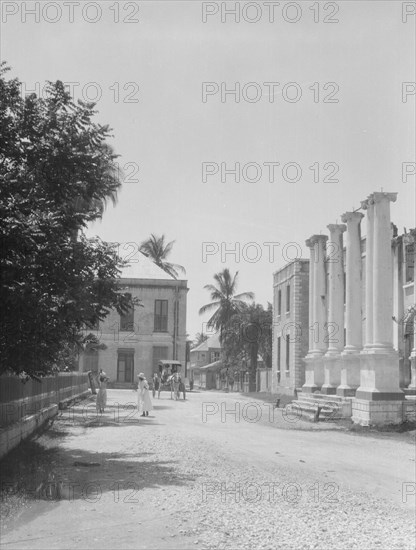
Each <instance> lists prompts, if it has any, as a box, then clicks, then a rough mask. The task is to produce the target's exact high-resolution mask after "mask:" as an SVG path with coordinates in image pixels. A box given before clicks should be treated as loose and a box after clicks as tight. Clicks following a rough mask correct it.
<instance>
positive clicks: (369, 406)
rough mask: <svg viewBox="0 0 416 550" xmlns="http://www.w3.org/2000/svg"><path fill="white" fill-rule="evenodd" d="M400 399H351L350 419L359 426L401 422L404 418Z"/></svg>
mask: <svg viewBox="0 0 416 550" xmlns="http://www.w3.org/2000/svg"><path fill="white" fill-rule="evenodd" d="M403 403H404V402H403V401H402V400H395V401H394V400H387V401H384V400H380V401H369V400H367V399H358V398H355V399H353V400H352V421H353V422H354V424H359V425H360V426H385V425H388V424H401V423H402V422H403V420H404V408H403Z"/></svg>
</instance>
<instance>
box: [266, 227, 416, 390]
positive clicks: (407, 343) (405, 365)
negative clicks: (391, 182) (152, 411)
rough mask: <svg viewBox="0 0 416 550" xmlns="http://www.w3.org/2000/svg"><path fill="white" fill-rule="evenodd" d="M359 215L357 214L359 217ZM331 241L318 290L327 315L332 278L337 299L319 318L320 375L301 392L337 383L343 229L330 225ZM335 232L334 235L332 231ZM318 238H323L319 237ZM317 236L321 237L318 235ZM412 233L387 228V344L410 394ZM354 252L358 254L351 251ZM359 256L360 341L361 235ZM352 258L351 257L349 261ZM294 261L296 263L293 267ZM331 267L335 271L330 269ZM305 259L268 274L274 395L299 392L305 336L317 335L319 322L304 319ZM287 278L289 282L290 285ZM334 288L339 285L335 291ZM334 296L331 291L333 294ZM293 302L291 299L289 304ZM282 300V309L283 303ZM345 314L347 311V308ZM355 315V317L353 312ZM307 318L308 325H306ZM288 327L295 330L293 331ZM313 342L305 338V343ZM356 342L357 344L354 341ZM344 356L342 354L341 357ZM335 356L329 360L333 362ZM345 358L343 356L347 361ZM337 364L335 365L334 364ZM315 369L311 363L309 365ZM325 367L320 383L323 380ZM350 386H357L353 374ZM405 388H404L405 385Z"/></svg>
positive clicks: (342, 341)
mask: <svg viewBox="0 0 416 550" xmlns="http://www.w3.org/2000/svg"><path fill="white" fill-rule="evenodd" d="M360 219H361V218H360ZM331 230H332V233H333V234H332V236H331V238H332V240H330V241H328V243H327V244H326V246H325V262H324V268H325V285H324V290H323V291H322V293H321V294H320V301H321V303H323V304H324V307H325V310H326V312H327V313H328V314H329V311H328V310H329V307H330V285H331V283H332V285H334V278H336V286H335V292H336V296H333V302H334V299H336V300H337V302H335V303H332V304H331V307H332V310H333V311H332V314H331V315H332V317H331V319H329V317H327V320H326V321H325V323H326V326H325V327H324V341H323V342H322V344H324V346H325V350H326V353H325V356H324V357H323V362H322V364H321V374H320V376H321V378H320V379H319V378H318V379H316V378H315V373H314V383H312V384H311V385H309V386H305V387H304V388H303V390H304V391H305V390H306V391H311V392H313V391H318V390H319V391H321V392H323V393H326V394H329V395H330V394H333V393H337V390H338V386H339V384H338V382H339V381H340V371H339V366H340V364H339V357H338V356H339V354H340V353H342V352H343V351H344V347H345V345H346V327H345V317H346V310H347V308H346V294H347V292H346V274H347V273H346V271H347V268H346V264H347V253H346V247H344V246H343V239H342V238H341V236H342V234H343V233H344V232H345V230H346V226H345V228H344V226H343V225H339V226H338V228H334V227H331ZM335 231H336V234H334V232H335ZM319 237H320V238H321V240H324V239H325V236H319ZM322 237H323V239H322ZM414 241H415V231H414V230H411V231H409V232H406V233H404V234H402V235H397V229H396V227H395V226H393V225H392V226H391V257H392V281H393V287H392V288H393V299H392V321H391V327H392V339H393V340H392V342H393V349H394V350H395V351H396V352H397V354H398V360H399V387H400V388H401V389H403V390H405V391H406V392H407V393H412V387H413V386H414V385H415V375H414V374H413V375H412V361H411V354H412V350H413V348H414V329H413V322H414V321H413V320H414V302H415V298H414V263H415V248H414V247H415V244H414ZM334 243H335V244H334ZM337 247H339V250H342V251H343V252H342V255H341V254H337V258H336V259H337V260H339V261H337V262H332V261H331V260H332V259H335V256H334V250H335V249H336V248H337ZM357 256H358V255H357ZM359 258H360V260H358V259H357V260H356V261H357V262H358V265H359V270H358V272H359V273H358V279H357V281H356V286H355V287H354V293H355V297H356V298H358V302H359V304H360V307H359V312H360V313H359V321H358V324H356V328H359V325H361V328H360V330H358V334H359V335H360V336H359V338H358V339H359V342H360V343H361V346H362V342H363V341H364V342H365V340H366V337H367V336H366V330H369V329H367V323H366V287H367V284H366V277H367V276H368V275H367V268H366V262H367V243H366V237H362V238H361V236H360V247H359ZM352 261H354V258H353V259H352ZM296 263H299V264H300V265H298V266H296ZM334 271H337V272H335V273H334ZM309 272H310V266H309V260H295V261H294V262H291V263H290V264H288V265H286V266H285V267H283V268H282V269H280V270H279V271H277V272H276V273H275V274H274V304H273V325H274V336H273V377H272V382H273V384H272V389H273V392H274V393H280V394H289V395H293V394H295V390H297V391H299V390H302V386H303V385H304V384H305V361H304V359H305V357H306V356H307V354H308V350H309V336H311V339H312V340H314V339H317V338H319V330H320V327H319V324H315V325H314V323H317V321H316V320H313V317H312V315H311V318H310V319H309ZM291 281H292V283H291ZM337 286H339V289H337ZM288 292H289V293H290V296H291V298H290V300H291V302H290V304H288V303H287V296H288ZM333 294H334V293H333ZM292 300H293V302H292ZM285 304H286V311H284V309H285V308H284V307H283V306H284V305H285ZM350 314H351V312H350ZM357 318H358V315H357ZM309 321H310V323H311V324H309ZM293 331H295V332H294V333H293ZM312 345H313V342H311V346H312ZM358 345H359V344H358ZM344 357H345V355H344ZM334 359H335V361H334ZM347 360H348V359H347ZM337 363H338V364H337ZM314 366H315V367H316V362H315V365H314ZM325 371H326V381H325ZM355 384H356V385H357V384H359V375H358V372H357V377H356V381H355ZM409 386H410V389H409ZM357 387H358V386H356V387H355V388H351V389H349V388H345V389H343V388H340V389H339V391H338V393H339V394H340V395H342V394H343V393H344V395H348V394H350V395H355V391H356V389H357Z"/></svg>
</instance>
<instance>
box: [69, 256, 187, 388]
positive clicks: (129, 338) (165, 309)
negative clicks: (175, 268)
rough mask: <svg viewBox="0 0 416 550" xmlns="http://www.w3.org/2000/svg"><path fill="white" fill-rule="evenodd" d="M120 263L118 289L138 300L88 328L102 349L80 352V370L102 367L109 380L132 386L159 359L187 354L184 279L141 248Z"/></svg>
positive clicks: (148, 374) (182, 359) (115, 384)
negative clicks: (125, 262) (127, 261)
mask: <svg viewBox="0 0 416 550" xmlns="http://www.w3.org/2000/svg"><path fill="white" fill-rule="evenodd" d="M136 258H137V261H136V262H131V263H130V265H128V266H126V267H125V268H123V270H122V273H121V277H120V280H119V285H120V290H121V291H123V292H129V293H130V294H131V295H132V296H133V297H136V298H138V299H139V300H140V305H138V306H137V305H136V306H134V307H133V308H132V309H131V310H130V311H129V312H128V313H127V314H125V315H119V314H118V313H117V311H115V310H114V311H111V312H110V314H109V315H108V316H107V317H106V319H105V320H104V321H102V322H100V323H99V325H98V326H96V327H94V329H93V330H87V331H86V333H88V332H91V333H92V334H94V335H95V336H97V338H98V339H99V340H100V343H101V344H102V347H103V348H104V349H99V350H98V351H94V350H89V351H86V352H84V353H83V354H82V355H81V357H80V370H84V371H90V370H91V371H93V372H98V370H99V369H101V368H102V369H103V370H104V372H105V373H106V374H107V376H108V377H109V378H110V385H111V386H112V387H118V388H128V387H133V385H134V383H135V382H137V375H138V373H139V372H143V373H144V374H145V376H146V377H147V379H148V380H150V379H151V377H152V375H153V373H154V372H156V371H157V368H158V362H159V360H160V359H175V360H178V361H180V362H181V363H182V365H183V367H182V372H183V373H185V359H186V297H187V292H188V288H187V281H186V280H177V279H174V278H173V277H172V276H171V275H169V274H168V273H166V272H165V271H163V270H162V269H161V268H159V267H158V266H157V265H156V264H155V263H153V262H152V261H151V260H150V259H149V258H147V257H146V256H144V255H143V254H141V253H137V254H136Z"/></svg>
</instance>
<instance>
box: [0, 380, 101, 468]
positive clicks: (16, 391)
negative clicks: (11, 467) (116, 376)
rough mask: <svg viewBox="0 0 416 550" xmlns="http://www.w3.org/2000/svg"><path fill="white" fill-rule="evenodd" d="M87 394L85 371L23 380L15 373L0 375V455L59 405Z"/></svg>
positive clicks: (35, 427) (50, 416)
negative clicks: (13, 374)
mask: <svg viewBox="0 0 416 550" xmlns="http://www.w3.org/2000/svg"><path fill="white" fill-rule="evenodd" d="M89 394H90V389H89V380H88V374H87V373H57V374H55V375H53V376H45V377H44V378H41V380H40V381H36V380H28V381H27V382H23V381H22V380H21V379H20V378H19V377H17V376H0V458H2V457H3V456H4V455H6V454H7V453H8V452H9V451H11V450H12V449H13V448H14V447H16V446H17V445H18V444H19V443H20V442H21V441H22V440H23V439H25V438H26V437H28V436H29V435H31V434H32V433H33V432H34V431H35V430H37V429H39V428H41V427H42V426H43V425H44V424H45V423H46V422H47V421H48V420H49V419H50V418H53V417H54V416H55V415H56V414H57V413H58V410H59V409H62V408H65V407H66V406H68V404H69V403H71V402H73V401H74V400H75V399H82V398H84V397H86V396H88V395H89Z"/></svg>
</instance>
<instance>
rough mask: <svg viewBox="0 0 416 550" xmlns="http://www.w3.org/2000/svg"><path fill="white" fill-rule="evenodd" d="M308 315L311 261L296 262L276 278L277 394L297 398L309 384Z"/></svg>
mask: <svg viewBox="0 0 416 550" xmlns="http://www.w3.org/2000/svg"><path fill="white" fill-rule="evenodd" d="M308 315H309V260H302V259H298V260H293V261H292V262H290V263H289V264H287V265H286V266H285V267H283V268H282V269H279V270H278V271H276V273H274V275H273V366H272V392H273V393H280V394H286V395H294V393H295V390H296V389H300V388H301V387H302V386H303V384H304V383H305V365H304V362H303V358H304V357H305V355H306V354H307V352H308Z"/></svg>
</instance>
